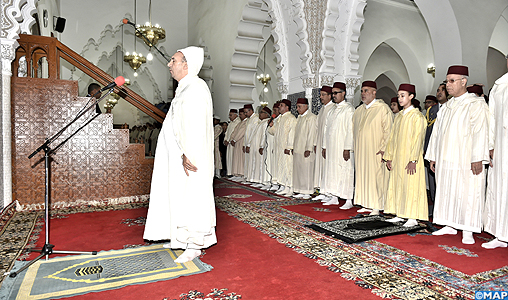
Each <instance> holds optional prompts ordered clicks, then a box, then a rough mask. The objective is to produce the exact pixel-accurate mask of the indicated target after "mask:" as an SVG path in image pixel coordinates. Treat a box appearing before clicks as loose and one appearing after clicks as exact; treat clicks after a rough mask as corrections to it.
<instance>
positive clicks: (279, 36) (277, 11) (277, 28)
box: [266, 0, 289, 94]
mask: <svg viewBox="0 0 508 300" xmlns="http://www.w3.org/2000/svg"><path fill="white" fill-rule="evenodd" d="M266 4H267V5H268V9H269V10H268V14H269V15H270V17H271V19H272V36H273V47H274V49H275V52H274V55H275V59H276V68H277V79H278V80H279V83H282V85H285V86H286V88H285V90H286V93H285V94H287V84H288V82H289V70H288V46H287V41H288V37H287V27H286V23H285V22H284V17H283V15H282V9H281V7H280V1H273V0H266ZM279 91H280V92H281V93H282V94H284V93H283V91H284V90H282V91H281V90H280V89H279Z"/></svg>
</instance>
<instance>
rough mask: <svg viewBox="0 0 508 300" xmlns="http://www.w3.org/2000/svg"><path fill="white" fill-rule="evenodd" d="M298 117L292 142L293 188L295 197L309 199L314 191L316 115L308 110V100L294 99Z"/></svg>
mask: <svg viewBox="0 0 508 300" xmlns="http://www.w3.org/2000/svg"><path fill="white" fill-rule="evenodd" d="M296 110H297V111H298V118H297V121H296V127H295V140H294V142H293V190H294V192H295V193H298V194H297V195H296V196H295V198H301V199H310V194H312V193H314V161H315V158H316V154H315V153H314V144H315V141H316V134H317V116H316V115H315V114H313V113H312V112H309V101H308V100H307V99H306V98H298V100H297V101H296Z"/></svg>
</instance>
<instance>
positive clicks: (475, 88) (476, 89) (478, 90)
mask: <svg viewBox="0 0 508 300" xmlns="http://www.w3.org/2000/svg"><path fill="white" fill-rule="evenodd" d="M467 92H468V93H475V94H478V95H481V94H483V88H482V86H481V85H477V84H474V85H472V86H470V87H468V88H467Z"/></svg>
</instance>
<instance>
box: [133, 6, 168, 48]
mask: <svg viewBox="0 0 508 300" xmlns="http://www.w3.org/2000/svg"><path fill="white" fill-rule="evenodd" d="M148 19H149V21H148V22H146V23H145V25H142V26H140V25H136V28H137V29H138V30H136V36H137V37H138V38H140V39H142V40H143V41H144V42H145V44H146V45H147V46H148V47H150V50H151V48H152V47H153V46H155V45H157V42H158V41H159V40H162V39H165V38H166V30H164V28H162V27H161V26H159V24H155V26H154V25H152V0H150V2H149V4H148Z"/></svg>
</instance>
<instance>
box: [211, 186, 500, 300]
mask: <svg viewBox="0 0 508 300" xmlns="http://www.w3.org/2000/svg"><path fill="white" fill-rule="evenodd" d="M229 188H231V189H237V188H238V186H236V187H235V186H231V187H229V186H227V185H226V184H224V185H223V189H224V190H223V191H221V192H222V193H224V194H227V191H226V190H227V189H229ZM242 188H244V189H245V191H246V192H245V194H257V196H256V197H251V198H257V199H258V201H252V200H254V199H252V200H250V201H245V199H246V198H240V199H236V200H231V199H227V198H225V196H224V197H218V198H217V199H216V204H217V207H219V208H220V209H222V210H224V211H226V212H228V214H229V215H231V216H233V217H235V218H237V219H238V220H240V221H242V222H245V223H247V224H249V225H251V226H253V227H255V228H256V229H258V230H260V231H261V232H263V233H265V234H267V235H269V236H270V237H272V238H275V239H277V240H278V241H279V242H280V243H283V244H285V245H286V247H288V248H292V249H293V250H294V251H296V252H298V253H301V254H303V255H305V256H306V257H308V258H311V259H314V260H316V262H317V263H318V264H320V265H323V266H326V267H327V268H328V269H329V270H330V271H333V272H336V273H337V274H340V276H342V277H343V278H346V279H348V280H352V281H354V282H355V284H357V285H359V286H362V287H364V288H368V289H371V290H372V293H374V294H377V295H379V296H381V297H383V298H402V299H449V298H451V299H468V298H471V299H473V298H474V291H478V290H507V289H508V266H507V263H508V255H507V254H508V253H507V251H506V249H495V250H486V249H483V248H481V247H480V244H481V243H482V242H484V241H485V240H488V238H486V237H485V236H480V238H477V243H476V244H475V245H473V246H470V245H462V244H458V243H457V241H458V240H459V241H460V234H459V235H457V236H444V237H435V236H432V235H431V234H430V233H428V232H420V233H411V234H405V235H400V236H391V237H384V238H381V239H378V240H372V241H367V242H361V243H356V244H347V243H344V242H342V241H340V240H337V239H333V238H331V237H328V236H326V235H323V234H320V233H317V232H315V231H313V230H311V229H308V228H306V227H305V225H308V224H311V223H314V222H321V221H328V220H329V219H330V215H328V216H327V215H324V214H326V213H327V212H326V210H319V209H316V207H323V206H322V205H321V203H319V202H316V201H312V200H295V199H289V198H282V197H275V195H268V194H267V193H266V192H264V191H260V190H257V189H254V188H250V187H247V186H242ZM234 193H237V191H236V190H235V191H234ZM262 198H264V200H262ZM248 199H250V198H248ZM328 208H329V209H331V210H332V213H331V214H332V215H333V216H334V218H332V219H340V218H341V217H342V218H346V217H349V216H348V215H347V214H346V213H344V212H342V211H340V210H339V209H338V207H337V206H328ZM353 210H354V211H356V209H351V210H350V211H353ZM302 212H304V213H303V214H302ZM319 214H321V215H319ZM328 214H330V213H328ZM349 214H353V215H354V214H355V213H354V212H349ZM314 217H315V218H314ZM443 242H447V243H450V246H448V245H442V243H443ZM457 244H458V245H459V246H455V245H457ZM400 245H403V246H404V249H400V248H401V247H399V246H400ZM465 246H468V247H469V248H472V249H475V250H470V249H463V248H465ZM424 247H427V249H426V250H427V251H425V248H424ZM422 250H423V252H422ZM425 252H426V253H425ZM436 256H440V257H441V261H442V263H439V262H436V261H434V260H432V259H429V258H432V257H436ZM497 258H499V259H500V260H497V261H496V259H497ZM486 265H489V267H492V269H485V266H486ZM450 266H452V267H450ZM471 271H472V272H471Z"/></svg>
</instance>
